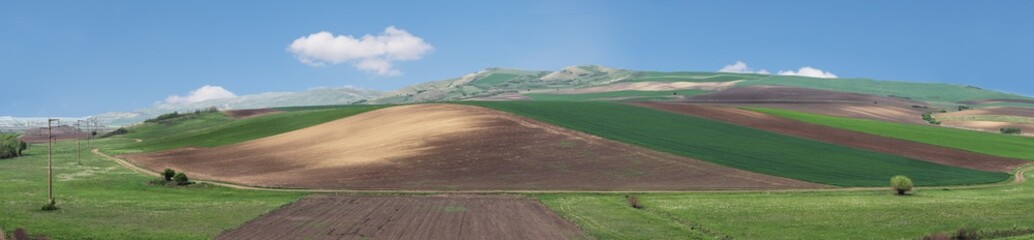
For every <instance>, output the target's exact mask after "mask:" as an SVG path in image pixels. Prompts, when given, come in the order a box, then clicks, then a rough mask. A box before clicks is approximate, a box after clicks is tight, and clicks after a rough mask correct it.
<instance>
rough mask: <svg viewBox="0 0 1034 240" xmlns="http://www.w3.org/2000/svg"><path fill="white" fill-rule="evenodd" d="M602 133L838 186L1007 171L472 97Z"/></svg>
mask: <svg viewBox="0 0 1034 240" xmlns="http://www.w3.org/2000/svg"><path fill="white" fill-rule="evenodd" d="M468 104H474V105H479V106H484V107H488V108H493V109H497V110H501V111H506V112H512V113H516V114H519V115H523V116H526V117H530V118H533V119H536V120H540V121H544V122H547V123H552V124H555V125H558V126H561V127H565V128H569V129H573V130H577V131H582V132H586V133H589V134H593V135H596V136H600V137H603V138H608V139H612V140H616V141H621V142H625V143H629V144H633V145H639V146H642V147H646V148H650V149H654V150H658V151H662V152H668V153H672V154H676V155H682V156H686V157H691V158H695V159H700V160H704V161H710V162H714V163H718V164H722V165H726V166H730V167H734V168H739V169H744V170H748V171H753V172H758V173H763V174H769V175H774V176H781V177H787V178H793V179H800V180H804V181H810V182H816V183H824V184H831V185H837V186H886V185H887V181H888V180H889V179H890V177H891V176H894V175H898V174H904V175H908V176H909V177H911V178H912V179H913V180H915V182H916V184H917V185H922V186H936V185H958V184H976V183H990V182H999V181H1003V180H1005V179H1007V178H1008V177H1009V176H1008V174H1004V173H992V172H983V171H976V170H970V169H963V168H957V167H951V166H946V165H940V164H934V163H930V162H925V161H920V160H914V159H910V158H905V157H900V156H894V155H888V154H883V153H876V152H871V151H865V150H861V149H856V148H849V147H844V146H840V145H835V144H830V143H823V142H818V141H813V140H809V139H803V138H797V137H791V136H786V135H780V134H775V133H771V132H766V131H762V130H757V129H752V128H747V127H742V126H737V125H732V124H727V123H722V122H717V121H712V120H708V119H702V118H695V117H690V116H686V115H682V114H676V113H669V112H664V111H659V110H653V109H648V108H643V107H637V106H631V105H626V104H619V103H606V102H474V103H468Z"/></svg>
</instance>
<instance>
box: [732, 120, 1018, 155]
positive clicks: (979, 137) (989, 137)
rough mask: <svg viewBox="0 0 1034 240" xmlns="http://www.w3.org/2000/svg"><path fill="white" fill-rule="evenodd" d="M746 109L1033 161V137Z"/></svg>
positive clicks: (852, 129) (885, 135)
mask: <svg viewBox="0 0 1034 240" xmlns="http://www.w3.org/2000/svg"><path fill="white" fill-rule="evenodd" d="M749 109H750V110H753V111H757V112H762V113H767V114H772V115H775V116H778V117H783V118H789V119H795V120H798V121H804V122H809V123H815V124H821V125H826V126H831V127H837V128H843V129H847V130H851V131H858V132H864V133H869V134H874V135H880V136H884V137H892V138H899V139H904V140H909V141H916V142H921V143H927V144H933V145H938V146H945V147H950V148H957V149H962V150H968V151H973V152H978V153H984V154H990V155H995V156H1002V157H1009V158H1016V159H1025V160H1034V138H1029V137H1021V136H1012V135H1004V134H997V133H988V132H978V131H969V130H961V129H954V128H946V127H937V126H925V125H914V124H903V123H890V122H881V121H874V120H864V119H853V118H843V117H833V116H826V115H819V114H811V113H802V112H797V111H790V110H782V109H771V108H749Z"/></svg>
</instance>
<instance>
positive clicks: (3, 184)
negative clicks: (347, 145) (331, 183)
mask: <svg viewBox="0 0 1034 240" xmlns="http://www.w3.org/2000/svg"><path fill="white" fill-rule="evenodd" d="M129 142H132V140H129V139H127V138H122V137H115V138H112V139H104V140H98V141H93V142H92V144H93V146H94V147H100V148H104V149H107V148H112V147H115V146H120V145H124V144H128V143H129ZM83 145H84V147H83V153H82V157H83V159H82V166H80V165H77V164H76V162H75V149H76V147H75V142H74V141H62V142H58V143H56V144H55V146H54V195H55V198H56V199H57V205H58V206H59V207H61V209H60V210H57V211H51V212H45V211H41V210H40V207H41V206H43V204H44V203H46V202H47V155H46V152H47V148H46V145H41V144H36V145H32V146H31V147H30V148H29V151H28V152H27V153H28V154H27V156H24V157H19V158H14V159H4V160H0V176H2V178H0V193H2V194H0V229H4V231H7V233H8V234H10V233H11V231H14V230H15V229H16V228H24V229H26V230H28V231H29V233H30V234H43V235H45V236H46V237H48V239H211V238H212V237H214V236H215V235H217V234H219V233H220V232H221V231H223V230H225V229H231V228H235V227H237V226H238V225H240V224H242V223H244V222H245V221H248V220H250V219H252V218H255V217H258V216H259V215H262V214H265V213H266V212H268V211H271V210H273V209H276V208H278V207H280V206H282V205H284V204H287V203H290V202H293V201H295V200H297V199H299V198H300V197H301V196H302V195H301V194H298V193H283V192H265V191H245V190H234V189H228V188H223V187H216V186H201V185H195V186H190V187H166V186H152V185H148V181H150V180H152V179H154V178H153V177H149V176H144V175H141V174H139V173H136V172H132V171H130V170H128V169H125V168H124V167H122V166H120V165H118V164H116V163H114V162H112V161H110V160H106V159H103V158H101V157H99V156H97V155H94V154H92V153H90V152H89V151H87V150H86V149H85V142H84V143H83ZM187 174H188V176H189V174H190V173H189V172H188V173H187Z"/></svg>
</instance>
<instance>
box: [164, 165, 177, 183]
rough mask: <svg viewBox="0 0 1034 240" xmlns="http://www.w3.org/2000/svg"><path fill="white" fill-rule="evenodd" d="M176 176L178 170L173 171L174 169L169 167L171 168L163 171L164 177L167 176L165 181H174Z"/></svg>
mask: <svg viewBox="0 0 1034 240" xmlns="http://www.w3.org/2000/svg"><path fill="white" fill-rule="evenodd" d="M175 176H176V171H173V170H172V169H169V168H166V169H165V171H164V172H162V177H163V178H165V181H172V177H175Z"/></svg>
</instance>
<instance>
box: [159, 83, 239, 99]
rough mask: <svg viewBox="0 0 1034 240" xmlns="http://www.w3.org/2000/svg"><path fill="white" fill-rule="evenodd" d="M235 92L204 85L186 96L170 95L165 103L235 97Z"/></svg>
mask: <svg viewBox="0 0 1034 240" xmlns="http://www.w3.org/2000/svg"><path fill="white" fill-rule="evenodd" d="M235 97H237V95H236V94H233V92H230V91H228V90H226V89H224V88H223V87H220V86H210V85H205V86H202V87H201V88H198V89H196V90H194V91H190V94H187V95H186V96H178V95H172V96H169V97H168V98H165V103H196V102H201V101H205V100H210V99H222V98H235Z"/></svg>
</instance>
